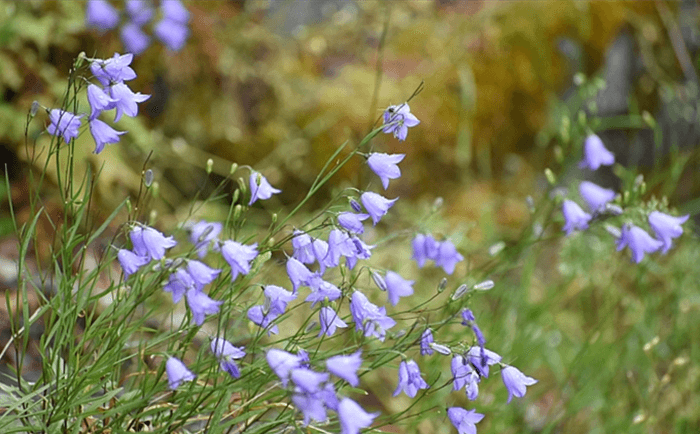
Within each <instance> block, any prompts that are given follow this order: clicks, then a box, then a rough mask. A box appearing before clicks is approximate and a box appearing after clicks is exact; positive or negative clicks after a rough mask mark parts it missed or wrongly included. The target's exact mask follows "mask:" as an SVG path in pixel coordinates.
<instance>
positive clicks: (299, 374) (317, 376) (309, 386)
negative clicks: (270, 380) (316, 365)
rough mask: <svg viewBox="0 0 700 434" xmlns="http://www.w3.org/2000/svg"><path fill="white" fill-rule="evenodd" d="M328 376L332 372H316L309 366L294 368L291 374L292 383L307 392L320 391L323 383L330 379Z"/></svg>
mask: <svg viewBox="0 0 700 434" xmlns="http://www.w3.org/2000/svg"><path fill="white" fill-rule="evenodd" d="M328 377H330V374H327V373H320V372H315V371H313V370H311V369H308V368H294V369H292V370H291V371H290V375H289V378H290V379H291V380H292V383H294V385H295V386H296V387H298V388H300V389H301V390H302V391H303V392H305V393H314V392H318V391H319V390H320V388H321V384H322V383H325V382H326V381H328Z"/></svg>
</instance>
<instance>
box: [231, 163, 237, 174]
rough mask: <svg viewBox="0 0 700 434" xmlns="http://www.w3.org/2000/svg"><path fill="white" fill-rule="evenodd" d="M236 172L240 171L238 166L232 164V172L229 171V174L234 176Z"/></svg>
mask: <svg viewBox="0 0 700 434" xmlns="http://www.w3.org/2000/svg"><path fill="white" fill-rule="evenodd" d="M236 170H238V164H236V163H231V170H229V173H230V174H231V175H233V174H234V173H235V172H236Z"/></svg>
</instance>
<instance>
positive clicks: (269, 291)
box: [263, 285, 297, 315]
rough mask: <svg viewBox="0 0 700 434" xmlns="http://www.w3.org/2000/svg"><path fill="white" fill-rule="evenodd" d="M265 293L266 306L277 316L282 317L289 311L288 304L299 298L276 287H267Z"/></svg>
mask: <svg viewBox="0 0 700 434" xmlns="http://www.w3.org/2000/svg"><path fill="white" fill-rule="evenodd" d="M263 293H264V294H265V306H266V307H267V309H268V310H269V311H270V312H272V313H273V314H276V315H282V314H283V313H284V311H285V310H286V309H287V304H288V303H289V302H290V301H292V300H294V299H295V298H297V296H296V294H293V293H291V292H289V291H287V290H286V289H284V288H282V287H280V286H276V285H267V286H265V289H264V290H263Z"/></svg>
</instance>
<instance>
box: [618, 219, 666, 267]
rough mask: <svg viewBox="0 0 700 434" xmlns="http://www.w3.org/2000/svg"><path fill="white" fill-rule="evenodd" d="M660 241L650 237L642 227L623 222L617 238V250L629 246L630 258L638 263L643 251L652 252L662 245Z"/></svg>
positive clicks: (642, 256)
mask: <svg viewBox="0 0 700 434" xmlns="http://www.w3.org/2000/svg"><path fill="white" fill-rule="evenodd" d="M663 245H664V243H663V242H662V241H659V240H656V239H654V238H652V237H651V235H649V234H648V233H647V232H646V231H645V230H644V229H642V228H639V227H637V226H633V225H629V224H625V225H623V226H622V232H621V234H620V238H618V239H617V251H618V252H619V251H620V250H622V249H624V248H625V247H629V249H630V252H632V260H633V261H634V262H636V263H637V264H639V263H640V262H642V259H644V254H645V253H653V252H655V251H657V250H659V249H661V248H662V247H663Z"/></svg>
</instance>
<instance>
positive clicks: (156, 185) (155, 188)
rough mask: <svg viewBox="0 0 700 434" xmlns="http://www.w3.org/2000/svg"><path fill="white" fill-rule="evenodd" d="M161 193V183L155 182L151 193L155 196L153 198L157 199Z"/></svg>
mask: <svg viewBox="0 0 700 434" xmlns="http://www.w3.org/2000/svg"><path fill="white" fill-rule="evenodd" d="M159 192H160V183H159V182H157V181H154V182H153V184H151V193H152V194H153V197H157V196H158V193H159Z"/></svg>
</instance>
